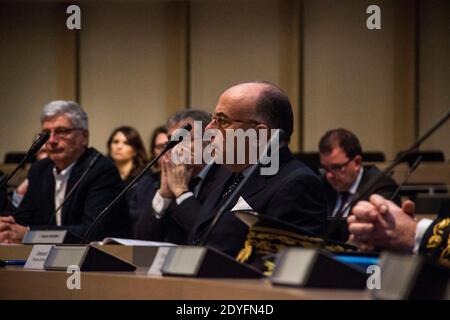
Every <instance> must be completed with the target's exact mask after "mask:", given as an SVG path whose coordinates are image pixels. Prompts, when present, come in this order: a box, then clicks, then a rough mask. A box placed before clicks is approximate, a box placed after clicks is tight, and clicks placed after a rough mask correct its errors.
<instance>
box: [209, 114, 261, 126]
mask: <svg viewBox="0 0 450 320" xmlns="http://www.w3.org/2000/svg"><path fill="white" fill-rule="evenodd" d="M211 118H212V120H213V121H215V122H216V123H217V126H219V127H221V128H226V127H228V126H229V125H230V124H232V123H233V122H240V123H253V124H260V122H258V121H255V120H239V119H231V118H228V117H227V116H225V115H223V114H217V113H216V112H213V113H211Z"/></svg>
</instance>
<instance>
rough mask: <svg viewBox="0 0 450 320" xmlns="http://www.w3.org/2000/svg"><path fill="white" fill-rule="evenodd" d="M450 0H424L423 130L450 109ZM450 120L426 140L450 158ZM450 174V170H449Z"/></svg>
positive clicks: (421, 86) (422, 44)
mask: <svg viewBox="0 0 450 320" xmlns="http://www.w3.org/2000/svg"><path fill="white" fill-rule="evenodd" d="M449 21H450V1H439V0H433V1H424V2H423V4H422V15H421V22H420V23H421V30H422V32H421V34H420V57H421V59H420V61H421V63H420V78H421V82H420V106H421V108H420V122H419V123H420V132H421V133H424V132H425V131H426V130H428V129H429V128H430V127H432V126H433V125H434V124H435V123H436V122H437V121H438V119H439V118H440V117H442V116H443V115H444V113H445V112H446V111H447V112H448V111H449V110H450V23H449ZM449 137H450V122H449V121H447V123H446V124H445V125H444V126H443V127H442V128H441V129H439V131H437V132H436V133H435V135H434V136H432V137H431V138H430V140H429V141H427V142H426V143H425V144H424V148H428V149H440V150H443V151H444V152H445V155H446V158H447V159H450V141H449ZM449 175H450V173H449Z"/></svg>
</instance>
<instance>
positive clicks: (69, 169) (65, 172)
mask: <svg viewBox="0 0 450 320" xmlns="http://www.w3.org/2000/svg"><path fill="white" fill-rule="evenodd" d="M75 163H76V161H74V162H72V163H71V164H70V165H69V166H68V167H67V168H65V169H64V170H62V171H61V172H59V173H58V170H57V169H56V167H53V175H54V176H55V177H62V178H65V177H68V176H69V174H70V172H72V169H73V167H74V166H75Z"/></svg>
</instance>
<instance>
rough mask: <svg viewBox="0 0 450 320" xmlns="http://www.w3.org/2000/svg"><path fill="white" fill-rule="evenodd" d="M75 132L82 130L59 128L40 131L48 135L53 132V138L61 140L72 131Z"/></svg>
mask: <svg viewBox="0 0 450 320" xmlns="http://www.w3.org/2000/svg"><path fill="white" fill-rule="evenodd" d="M77 130H83V128H65V127H59V128H56V129H55V130H53V131H52V130H42V133H48V134H49V135H51V134H52V132H53V136H54V137H57V138H61V139H64V138H66V137H67V136H68V135H69V134H71V133H72V132H74V131H77Z"/></svg>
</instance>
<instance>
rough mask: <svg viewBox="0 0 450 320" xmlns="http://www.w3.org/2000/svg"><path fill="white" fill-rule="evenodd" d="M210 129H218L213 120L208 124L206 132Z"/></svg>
mask: <svg viewBox="0 0 450 320" xmlns="http://www.w3.org/2000/svg"><path fill="white" fill-rule="evenodd" d="M208 129H217V126H216V120H214V119H212V120H211V121H210V122H209V123H208V125H207V126H206V128H205V130H208Z"/></svg>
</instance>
